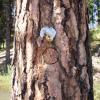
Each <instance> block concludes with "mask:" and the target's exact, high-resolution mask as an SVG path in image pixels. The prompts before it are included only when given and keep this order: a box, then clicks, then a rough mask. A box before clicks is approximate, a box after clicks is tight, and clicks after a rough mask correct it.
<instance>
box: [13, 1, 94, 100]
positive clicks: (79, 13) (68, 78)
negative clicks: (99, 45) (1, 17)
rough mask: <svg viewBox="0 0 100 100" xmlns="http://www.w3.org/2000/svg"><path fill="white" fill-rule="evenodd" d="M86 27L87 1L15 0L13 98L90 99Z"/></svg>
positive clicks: (42, 99)
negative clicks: (49, 32)
mask: <svg viewBox="0 0 100 100" xmlns="http://www.w3.org/2000/svg"><path fill="white" fill-rule="evenodd" d="M87 25H88V19H87V2H86V0H80V1H79V0H76V1H72V0H71V1H70V0H17V16H16V24H15V33H16V34H15V44H16V45H15V56H14V71H13V84H12V88H13V92H12V100H87V99H88V100H93V90H92V85H93V84H91V83H90V82H92V67H91V61H90V60H88V59H90V58H88V57H90V51H89V47H88V45H87V43H88V38H87V37H88V26H87ZM45 26H48V27H53V28H54V29H55V30H56V32H57V34H56V37H55V39H54V40H53V42H49V41H47V40H46V39H43V41H42V43H41V45H40V46H38V43H37V41H38V39H39V37H40V36H39V33H40V30H41V28H42V27H45ZM89 69H90V70H91V71H89ZM90 95H91V98H88V97H89V96H90Z"/></svg>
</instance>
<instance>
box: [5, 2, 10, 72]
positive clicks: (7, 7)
mask: <svg viewBox="0 0 100 100" xmlns="http://www.w3.org/2000/svg"><path fill="white" fill-rule="evenodd" d="M4 8H5V18H6V29H5V30H6V31H5V32H6V34H5V36H6V66H5V72H6V73H7V72H8V67H7V66H8V64H10V2H8V4H5V6H4Z"/></svg>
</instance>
